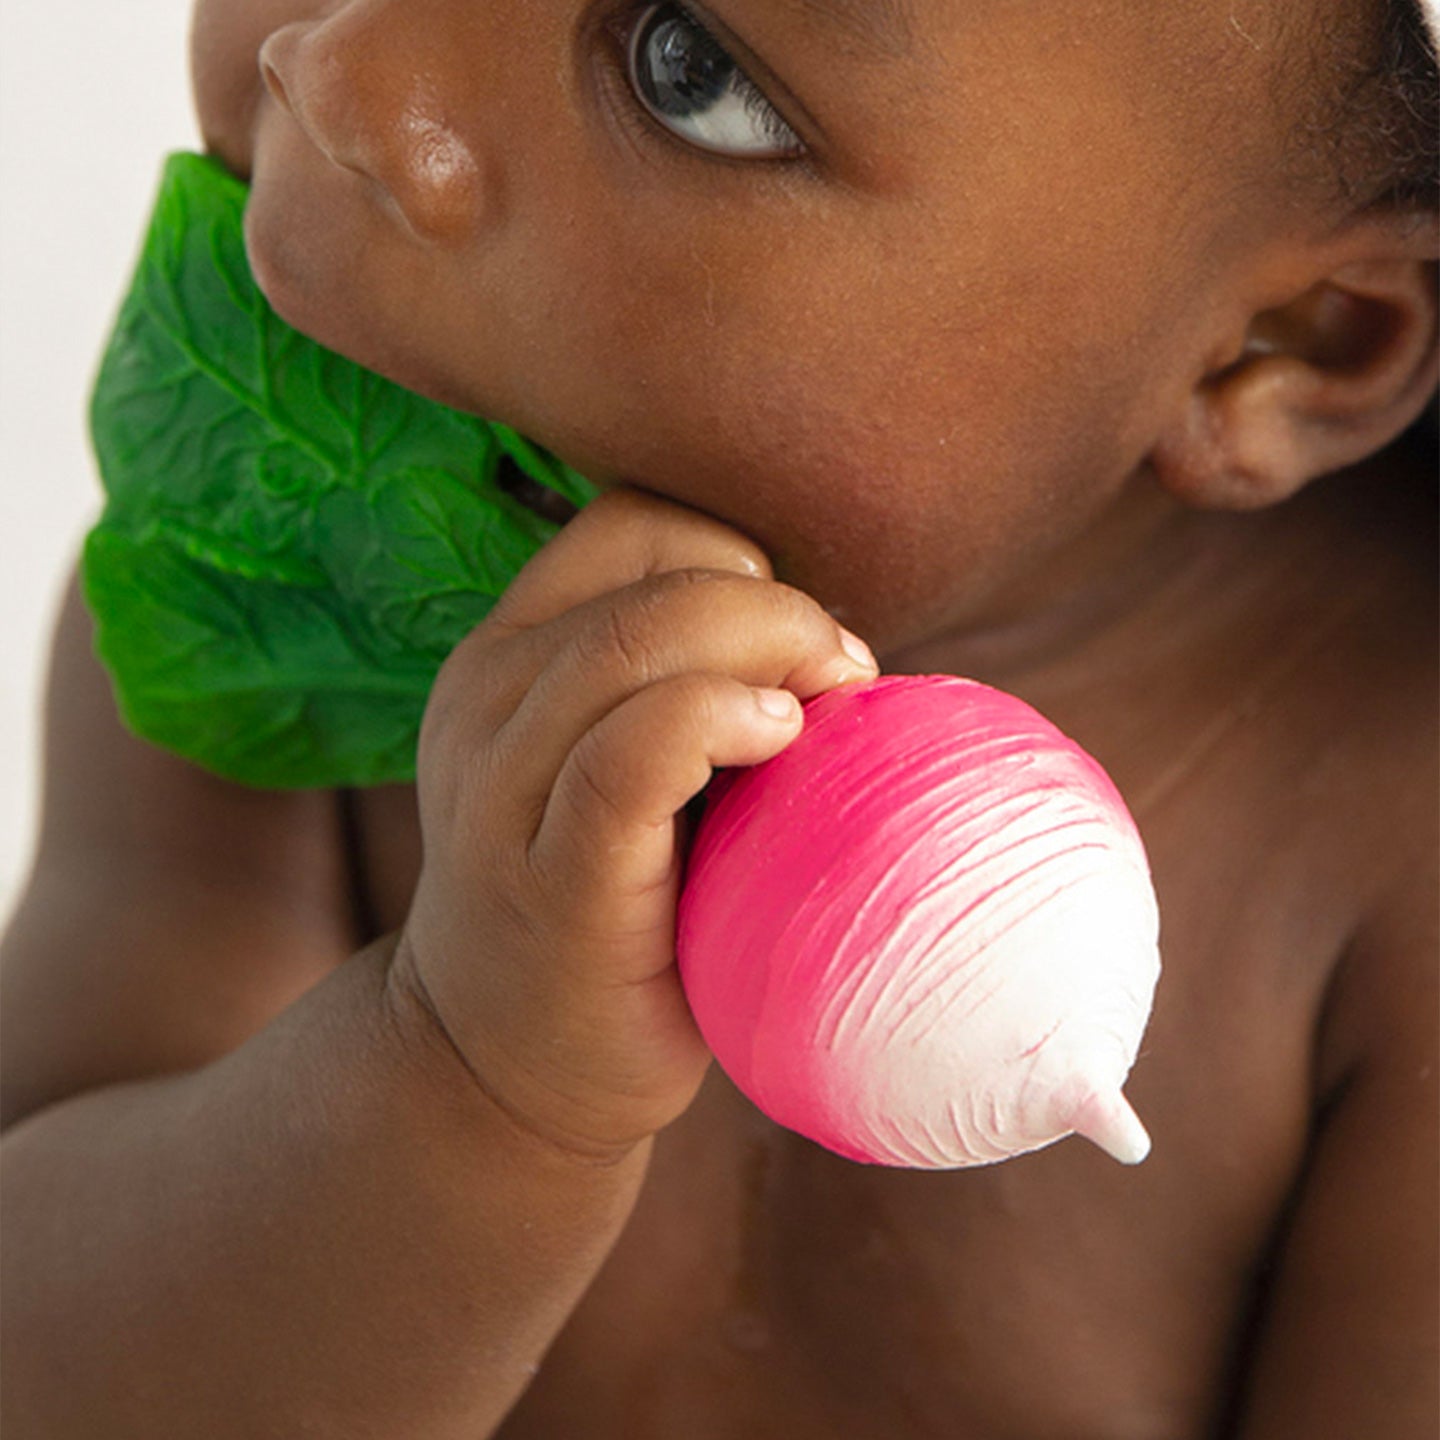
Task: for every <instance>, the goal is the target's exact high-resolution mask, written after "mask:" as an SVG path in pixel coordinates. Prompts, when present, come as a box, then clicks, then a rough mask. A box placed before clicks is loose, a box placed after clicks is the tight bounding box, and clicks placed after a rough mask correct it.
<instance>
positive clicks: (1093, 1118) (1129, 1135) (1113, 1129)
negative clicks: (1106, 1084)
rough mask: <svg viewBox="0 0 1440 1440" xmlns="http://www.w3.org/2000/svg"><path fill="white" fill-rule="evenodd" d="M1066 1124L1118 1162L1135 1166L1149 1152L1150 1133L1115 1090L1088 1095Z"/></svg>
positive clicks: (1122, 1096)
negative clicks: (1068, 1123)
mask: <svg viewBox="0 0 1440 1440" xmlns="http://www.w3.org/2000/svg"><path fill="white" fill-rule="evenodd" d="M1070 1125H1071V1129H1073V1130H1074V1132H1075V1133H1076V1134H1077V1135H1083V1136H1084V1137H1085V1138H1086V1139H1087V1140H1088V1141H1090V1143H1091V1144H1092V1145H1098V1146H1099V1147H1100V1148H1101V1149H1102V1150H1103V1151H1104V1152H1105V1153H1106V1154H1107V1155H1113V1156H1114V1157H1115V1159H1117V1160H1118V1161H1119V1162H1120V1163H1121V1164H1122V1165H1138V1164H1139V1163H1140V1162H1141V1161H1142V1160H1143V1159H1144V1158H1145V1157H1146V1156H1147V1155H1148V1154H1149V1153H1150V1136H1149V1134H1148V1133H1147V1132H1146V1129H1145V1127H1144V1126H1143V1125H1142V1124H1141V1123H1140V1117H1139V1116H1138V1115H1137V1114H1136V1113H1135V1112H1134V1111H1133V1110H1132V1109H1131V1108H1130V1102H1129V1101H1128V1100H1127V1099H1126V1098H1125V1096H1124V1095H1123V1094H1122V1093H1121V1092H1120V1091H1119V1090H1113V1091H1110V1092H1109V1093H1108V1094H1099V1095H1092V1096H1091V1097H1090V1098H1089V1099H1088V1100H1087V1101H1086V1102H1085V1103H1084V1104H1083V1105H1082V1106H1081V1107H1080V1108H1079V1110H1077V1111H1076V1112H1075V1118H1074V1119H1073V1120H1072V1121H1071V1122H1070Z"/></svg>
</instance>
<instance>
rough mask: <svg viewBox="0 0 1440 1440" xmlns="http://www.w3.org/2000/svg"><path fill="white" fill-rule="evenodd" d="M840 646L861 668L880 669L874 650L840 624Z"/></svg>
mask: <svg viewBox="0 0 1440 1440" xmlns="http://www.w3.org/2000/svg"><path fill="white" fill-rule="evenodd" d="M840 648H841V649H842V650H843V651H844V652H845V653H846V654H847V655H848V656H849V657H850V658H851V659H852V660H853V661H854V662H855V663H856V664H857V665H858V666H860V668H861V669H862V670H876V671H878V670H879V669H880V664H879V662H878V661H877V660H876V659H875V652H874V651H873V650H871V648H870V647H869V646H868V645H867V644H866V643H865V642H864V641H863V640H862V639H861V638H860V637H859V636H858V635H856V634H854V633H853V632H852V631H850V630H847V629H846V628H845V627H844V626H843V625H842V626H840Z"/></svg>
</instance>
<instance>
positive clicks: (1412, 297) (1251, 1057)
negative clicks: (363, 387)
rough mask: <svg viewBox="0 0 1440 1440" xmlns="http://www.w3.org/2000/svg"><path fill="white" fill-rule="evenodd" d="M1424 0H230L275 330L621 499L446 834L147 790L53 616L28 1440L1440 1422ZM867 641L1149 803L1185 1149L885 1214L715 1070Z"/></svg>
mask: <svg viewBox="0 0 1440 1440" xmlns="http://www.w3.org/2000/svg"><path fill="white" fill-rule="evenodd" d="M1408 3H1409V0H1393V3H1391V0H1189V3H1186V4H1162V3H1150V4H1137V3H1135V0H1091V3H1087V4H1083V5H1081V4H1060V3H1042V0H1024V3H1018V0H973V3H967V4H961V3H957V0H709V3H706V4H704V5H701V4H699V3H695V4H685V5H680V4H650V3H634V0H546V3H543V4H542V3H535V0H403V3H402V0H200V4H199V8H198V13H197V15H196V20H195V30H194V73H195V82H196V93H197V97H198V105H199V112H200V117H201V122H202V126H203V131H204V135H205V138H206V142H207V144H208V146H209V147H210V149H211V150H212V151H213V152H214V153H216V154H217V155H218V156H219V157H220V158H222V159H223V160H224V161H225V162H226V163H227V164H228V165H229V166H230V167H231V168H232V169H234V170H235V171H236V172H237V173H239V174H241V175H242V176H245V177H247V178H249V179H250V180H251V181H252V182H253V185H252V191H251V199H250V204H249V209H248V212H247V243H248V247H249V251H250V255H251V260H252V263H253V266H254V268H255V272H256V275H257V278H258V279H259V281H260V283H261V285H262V287H263V288H264V290H265V291H266V293H267V294H268V296H269V297H270V299H271V300H272V302H273V304H274V305H275V307H276V308H277V309H278V310H279V311H280V313H281V314H282V315H283V316H285V317H286V318H287V319H289V320H290V321H291V322H292V323H294V324H295V325H297V326H299V327H300V328H301V329H303V330H305V331H306V332H308V333H310V334H312V335H314V336H315V337H316V338H317V339H319V340H321V341H323V342H324V343H326V344H328V345H330V346H332V347H333V348H335V349H338V350H340V351H342V352H344V353H346V354H348V355H350V356H352V357H353V358H354V359H356V360H358V361H360V362H362V363H364V364H366V365H368V366H370V367H372V368H374V369H376V370H379V371H381V372H382V373H384V374H387V375H389V376H391V377H392V378H394V379H396V380H398V381H400V382H401V383H403V384H406V385H408V386H410V387H412V388H413V389H416V390H418V391H421V392H424V393H426V394H428V395H430V396H433V397H435V398H437V399H441V400H444V401H446V402H449V403H451V404H453V405H456V406H459V407H462V408H466V409H472V410H475V411H477V412H479V413H481V414H484V415H487V416H490V417H493V418H495V419H499V420H503V421H505V422H507V423H509V424H511V425H513V426H515V427H517V428H518V429H520V430H521V431H523V432H525V433H526V434H528V435H531V436H533V437H534V438H535V439H536V440H538V441H540V442H541V443H543V444H544V445H546V446H548V447H550V448H551V449H553V450H554V451H556V452H557V453H558V454H560V455H561V456H563V457H564V458H565V459H566V460H567V461H568V462H570V463H571V464H573V465H574V466H576V467H577V468H578V469H580V470H581V471H583V472H584V473H585V474H587V475H588V476H590V477H591V478H593V479H594V480H595V481H596V482H597V483H598V484H599V485H600V486H601V487H602V489H603V490H604V491H605V492H607V493H604V494H602V496H601V498H600V499H599V500H597V501H596V502H595V503H594V504H593V505H592V506H590V507H588V508H587V509H586V510H585V511H584V512H582V514H581V515H580V517H579V518H578V519H575V520H574V521H572V522H571V523H570V524H569V525H568V526H566V527H565V528H564V529H563V530H562V531H561V533H560V535H559V536H558V538H557V539H555V540H554V541H553V542H552V543H551V544H550V545H549V546H548V547H547V548H546V549H545V550H543V551H542V552H541V554H540V555H539V557H538V558H537V559H536V560H535V561H534V562H532V564H531V565H530V566H529V568H528V569H527V570H526V571H525V572H524V573H523V574H522V575H521V577H520V578H519V579H518V580H517V581H516V583H515V584H514V585H513V586H512V587H511V589H510V590H509V591H508V592H507V593H506V595H505V596H504V597H503V599H502V601H501V602H500V604H499V605H498V607H497V608H496V610H495V611H494V612H493V614H492V616H491V617H490V618H489V619H488V620H487V621H486V622H485V623H484V624H482V625H481V626H480V627H479V628H478V629H477V630H476V631H475V632H474V633H473V634H472V635H471V636H470V637H469V638H468V639H466V640H465V641H464V642H463V643H462V644H461V645H460V646H459V648H458V649H457V650H456V651H455V653H454V654H453V656H452V657H451V659H450V661H449V662H448V663H447V665H446V666H445V668H444V670H443V671H442V673H441V675H440V678H439V681H438V683H437V684H436V687H435V689H434V692H433V694H432V697H431V700H430V703H429V707H428V710H427V713H426V719H425V726H424V730H423V733H422V738H421V746H420V756H419V784H418V787H417V790H418V794H417V793H415V792H411V791H409V790H404V789H401V788H399V787H393V788H386V789H377V790H373V791H368V792H365V793H345V794H322V793H315V792H305V793H287V794H266V793H260V792H256V791H249V790H245V789H243V788H241V787H239V786H236V785H233V784H229V783H226V782H223V781H220V780H217V779H215V778H213V777H210V776H208V775H206V774H204V773H201V772H199V771H197V770H195V769H193V768H191V767H189V766H187V765H186V764H184V763H182V762H180V761H179V760H177V759H175V758H173V757H170V756H167V755H165V754H162V753H159V752H157V751H154V750H152V749H150V748H148V747H146V746H144V745H142V744H141V743H140V742H138V741H136V740H134V739H132V738H130V737H129V736H127V735H126V734H125V733H124V732H123V731H122V730H121V728H120V726H119V724H118V722H117V720H116V718H115V714H114V707H113V703H112V701H111V699H110V696H109V690H108V686H107V683H106V681H105V678H104V677H103V675H102V674H101V673H100V671H99V670H98V669H97V667H96V666H95V664H94V662H93V660H92V659H91V658H90V655H89V651H88V635H89V631H88V621H87V620H86V618H85V616H84V614H83V612H82V611H81V609H80V608H79V607H78V605H77V604H76V603H74V602H72V603H71V604H70V605H69V606H68V608H67V610H66V612H65V614H64V616H63V617H62V620H61V624H60V630H59V634H58V639H57V645H56V651H55V658H54V666H53V680H52V691H51V698H50V720H49V738H48V758H47V774H48V777H49V778H48V784H47V792H46V810H45V820H44V827H43V832H42V836H41V840H40V847H39V853H38V858H37V863H36V868H35V872H34V877H33V881H32V883H31V886H30V888H29V891H28V893H27V895H26V897H25V899H24V901H23V903H22V906H21V908H20V910H19V912H18V914H17V916H16V917H15V919H14V921H13V924H12V926H11V929H10V932H9V936H8V939H7V943H6V953H5V971H4V974H5V985H6V993H5V1001H6V1004H5V1014H6V1026H7V1031H6V1035H5V1047H4V1071H5V1116H6V1123H7V1125H11V1126H13V1127H14V1128H13V1130H12V1131H11V1133H10V1135H9V1137H8V1138H7V1140H6V1142H5V1155H6V1181H5V1184H6V1190H5V1195H4V1203H5V1215H6V1225H7V1228H8V1231H9V1239H10V1242H11V1243H10V1244H9V1246H8V1247H7V1251H8V1254H7V1257H6V1274H5V1285H4V1294H5V1300H6V1304H7V1306H8V1315H7V1318H6V1339H5V1356H4V1358H5V1367H6V1373H5V1377H4V1378H5V1391H6V1396H5V1403H6V1413H5V1419H6V1421H7V1422H9V1426H10V1428H9V1429H7V1431H6V1434H7V1436H9V1437H10V1440H29V1437H32V1436H34V1437H39V1436H45V1437H70V1436H86V1437H98V1436H103V1437H106V1440H118V1437H126V1436H145V1437H154V1436H165V1437H190V1436H194V1437H206V1440H226V1437H258V1436H277V1437H280V1436H284V1437H289V1436H299V1435H316V1436H337V1437H339V1436H343V1437H357V1436H376V1437H387V1440H400V1437H406V1440H412V1437H413V1440H452V1437H454V1440H461V1437H464V1440H478V1437H482V1436H490V1435H494V1436H501V1437H504V1440H539V1437H546V1440H556V1437H564V1440H570V1437H576V1440H590V1437H593V1440H662V1437H664V1440H710V1437H713V1440H764V1437H780V1436H783V1437H786V1440H805V1437H812V1436H813V1437H826V1440H851V1437H854V1440H860V1437H865V1440H871V1437H873V1440H897V1437H905V1436H914V1437H920V1436H935V1437H954V1440H969V1437H975V1440H981V1437H997V1440H998V1437H1015V1440H1081V1437H1094V1440H1100V1437H1107V1440H1121V1437H1124V1440H1159V1437H1174V1440H1181V1437H1197V1440H1198V1437H1203V1436H1214V1435H1224V1436H1239V1437H1245V1440H1278V1437H1282V1436H1284V1437H1293V1436H1304V1437H1307V1440H1320V1437H1332V1436H1333V1437H1337V1440H1340V1437H1343V1440H1362V1437H1387V1440H1409V1437H1414V1440H1422V1437H1424V1440H1430V1437H1433V1435H1434V1433H1435V1429H1436V1424H1437V1414H1436V1408H1435V1407H1436V1393H1437V1383H1436V1334H1435V1324H1436V1299H1437V1284H1436V1269H1437V1258H1436V1248H1435V1247H1436V1234H1437V1228H1440V1226H1437V1213H1436V1211H1437V1201H1436V1175H1437V1156H1436V1130H1437V1124H1436V1110H1435V1101H1436V1069H1435V1064H1436V1023H1435V1017H1436V1009H1437V995H1436V969H1437V967H1436V960H1435V948H1436V937H1435V920H1436V913H1437V897H1436V893H1435V881H1436V856H1437V841H1436V833H1435V830H1436V823H1435V822H1436V815H1435V793H1436V784H1437V774H1436V743H1435V681H1436V676H1435V657H1436V648H1437V647H1436V636H1435V611H1436V606H1435V573H1434V569H1435V567H1434V561H1435V513H1434V512H1435V496H1436V486H1435V476H1434V452H1433V448H1432V447H1431V445H1430V443H1429V441H1428V439H1427V438H1426V437H1425V436H1424V435H1423V434H1417V432H1416V430H1415V428H1414V423H1413V422H1415V421H1416V420H1417V417H1421V416H1422V415H1423V414H1424V413H1425V412H1426V410H1427V409H1428V407H1429V404H1430V401H1431V398H1432V396H1433V394H1434V391H1435V386H1436V380H1437V367H1440V362H1437V341H1436V329H1437V325H1436V310H1437V302H1436V290H1435V262H1436V259H1437V255H1440V239H1437V217H1436V209H1435V189H1436V179H1437V176H1436V161H1435V155H1434V148H1433V147H1434V136H1435V109H1434V107H1435V73H1434V60H1433V56H1432V55H1431V54H1430V53H1429V52H1428V51H1427V48H1426V40H1425V31H1424V28H1423V21H1422V18H1421V16H1420V14H1419V12H1418V11H1417V12H1414V13H1412V11H1411V10H1410V9H1409V8H1407V6H1408ZM1423 423H1424V422H1423V421H1422V425H1423ZM860 636H863V637H865V638H864V640H861V639H860V638H858V637H860ZM873 656H879V658H880V663H881V664H882V665H883V667H884V669H885V670H886V671H889V672H901V673H904V672H916V673H920V672H946V673H956V674H964V675H971V676H975V677H977V678H980V679H983V680H986V681H988V682H990V683H992V684H996V685H999V686H1001V687H1003V688H1005V689H1008V690H1011V691H1013V692H1015V693H1016V694H1019V695H1021V696H1022V697H1023V698H1025V699H1026V700H1028V701H1030V702H1031V703H1032V704H1034V705H1036V706H1037V707H1038V708H1040V709H1041V710H1042V711H1043V712H1045V713H1046V714H1047V715H1048V716H1050V718H1051V719H1053V720H1054V721H1055V722H1056V723H1057V724H1059V725H1060V726H1061V727H1062V728H1063V729H1064V730H1066V731H1067V732H1068V733H1070V734H1071V735H1073V736H1074V737H1075V738H1076V739H1077V740H1079V741H1080V742H1081V743H1082V744H1084V745H1085V746H1086V747H1087V748H1088V749H1089V750H1091V751H1092V753H1094V754H1095V755H1096V756H1097V757H1098V758H1099V759H1100V760H1101V761H1102V763H1104V764H1105V765H1106V766H1107V768H1108V769H1109V770H1110V772H1111V774H1112V775H1113V776H1114V778H1115V779H1116V781H1117V783H1118V785H1119V786H1120V789H1121V790H1122V791H1123V792H1124V794H1125V795H1126V797H1127V798H1128V800H1129V802H1130V805H1131V807H1132V809H1133V810H1134V812H1135V814H1136V817H1137V820H1138V822H1139V825H1140V828H1141V830H1142V832H1143V834H1144V836H1145V839H1146V843H1147V846H1148V849H1149V853H1150V858H1151V862H1152V865H1153V868H1154V873H1155V879H1156V885H1157V889H1158V893H1159V897H1160V903H1161V911H1162V916H1163V948H1164V959H1165V974H1164V977H1163V979H1162V981H1161V986H1160V991H1159V995H1158V1001H1157V1009H1156V1012H1155V1016H1154V1019H1153V1022H1152V1024H1151V1028H1150V1031H1149V1034H1148V1037H1147V1041H1146V1046H1145V1049H1144V1051H1143V1052H1142V1055H1141V1058H1140V1061H1139V1063H1138V1065H1137V1067H1136V1069H1135V1072H1134V1074H1133V1076H1132V1079H1131V1082H1130V1085H1129V1093H1130V1095H1131V1097H1132V1099H1133V1100H1134V1102H1135V1105H1136V1108H1137V1109H1138V1110H1139V1111H1140V1113H1141V1114H1142V1115H1143V1116H1144V1117H1145V1121H1146V1124H1147V1127H1148V1128H1149V1130H1150V1132H1151V1134H1152V1135H1153V1136H1154V1140H1155V1148H1154V1153H1153V1154H1152V1156H1151V1157H1150V1159H1149V1160H1147V1161H1146V1162H1145V1163H1144V1165H1142V1166H1141V1167H1139V1168H1138V1169H1136V1170H1129V1169H1122V1168H1121V1167H1119V1166H1116V1165H1115V1164H1114V1163H1113V1162H1112V1161H1110V1160H1108V1159H1107V1158H1106V1157H1105V1156H1103V1155H1101V1154H1099V1153H1098V1152H1097V1151H1095V1150H1094V1149H1092V1148H1091V1147H1089V1146H1086V1145H1083V1144H1081V1143H1079V1142H1075V1141H1068V1142H1065V1143H1062V1144H1060V1145H1058V1146H1055V1147H1053V1148H1051V1149H1049V1150H1046V1151H1043V1152H1041V1153H1039V1154H1036V1155H1033V1156H1029V1157H1026V1158H1023V1159H1019V1160H1016V1161H1013V1162H1010V1163H1007V1164H1004V1165H1001V1166H998V1167H994V1168H991V1169H984V1170H974V1171H962V1172H953V1173H938V1174H932V1173H909V1172H902V1171H894V1170H888V1169H884V1168H877V1167H866V1166H860V1165H855V1164H851V1163H849V1162H846V1161H844V1160H841V1159H839V1158H837V1157H835V1156H833V1155H831V1154H829V1153H827V1152H825V1151H822V1150H819V1149H817V1148H816V1147H814V1146H812V1145H811V1144H809V1143H808V1142H806V1141H804V1140H801V1139H799V1138H798V1137H796V1136H793V1135H791V1134H789V1133H787V1132H784V1131H781V1130H778V1129H777V1128H776V1127H775V1126H773V1125H772V1124H770V1123H769V1122H768V1121H766V1120H765V1119H764V1118H763V1117H761V1116H760V1115H758V1114H757V1112H755V1111H754V1110H753V1109H752V1108H751V1107H750V1106H749V1105H748V1104H747V1103H746V1102H745V1101H743V1100H742V1099H741V1098H740V1097H739V1096H737V1094H736V1093H735V1092H734V1091H733V1090H732V1089H731V1088H730V1087H729V1085H728V1083H727V1082H726V1081H725V1080H724V1078H723V1076H721V1075H720V1074H718V1072H716V1071H715V1070H714V1069H713V1068H710V1067H708V1063H707V1062H708V1056H707V1054H706V1052H705V1050H704V1047H703V1045H702V1044H701V1042H700V1040H699V1037H698V1034H697V1032H696V1030H695V1028H694V1025H693V1022H692V1021H691V1019H690V1017H689V1014H688V1011H687V1009H686V1007H685V1004H684V1000H683V996H682V994H681V991H680V989H679V986H678V983H677V980H676V976H675V971H674V968H673V963H672V962H673V949H672V942H673V926H674V911H675V902H676V895H677V887H678V881H679V876H680V874H681V867H682V864H683V857H684V853H685V838H686V825H687V807H688V805H689V802H690V801H691V800H692V799H693V798H694V797H695V796H696V795H697V794H698V793H699V792H700V791H701V790H702V788H703V787H704V785H705V784H706V782H707V780H708V778H709V776H710V774H711V770H712V767H716V766H729V765H743V764H748V763H753V762H756V761H759V760H761V759H763V758H766V757H768V756H770V755H773V754H775V753H777V752H778V751H780V750H781V749H783V748H784V747H785V746H786V745H787V744H788V743H789V742H790V741H791V740H792V739H793V738H794V737H795V735H796V734H797V732H798V730H799V727H800V723H801V722H800V715H799V701H801V700H803V699H805V698H808V697H810V696H813V695H816V694H819V693H821V692H823V691H825V690H827V689H829V688H831V687H834V686H836V685H839V684H842V683H845V682H847V681H851V680H855V679H859V678H865V677H868V676H870V675H872V674H874V673H875V671H876V669H877V668H878V667H877V664H876V661H875V659H874V658H872V657H873Z"/></svg>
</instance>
